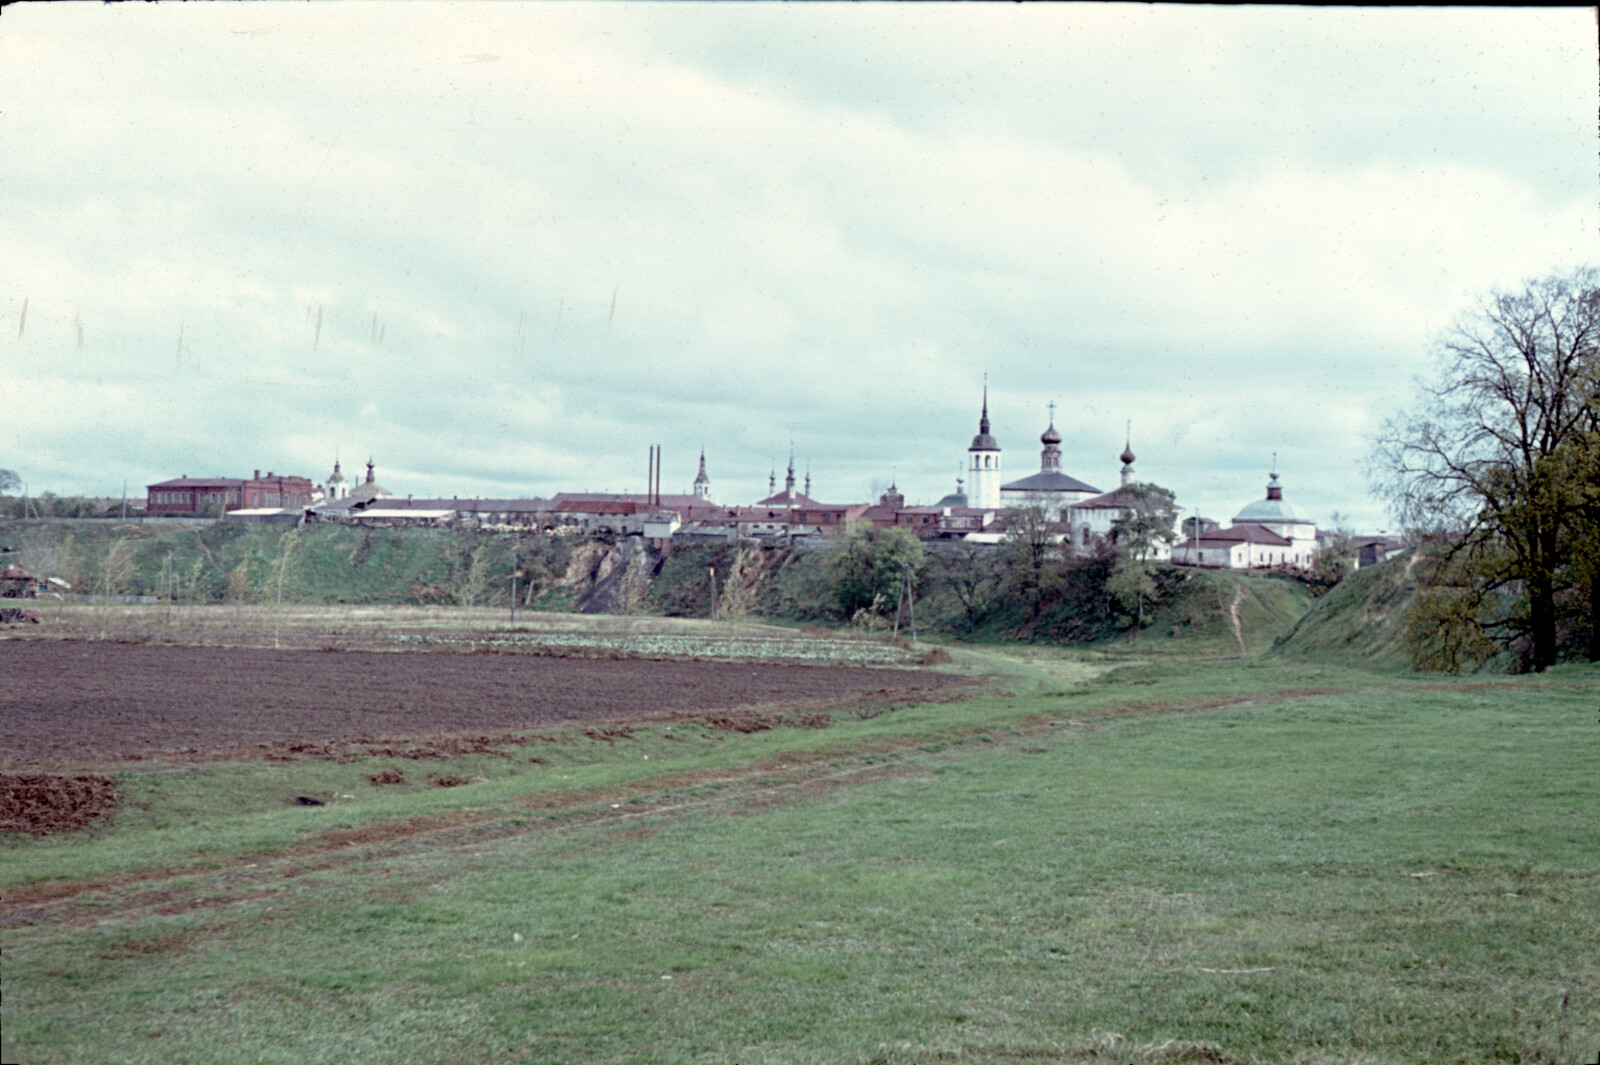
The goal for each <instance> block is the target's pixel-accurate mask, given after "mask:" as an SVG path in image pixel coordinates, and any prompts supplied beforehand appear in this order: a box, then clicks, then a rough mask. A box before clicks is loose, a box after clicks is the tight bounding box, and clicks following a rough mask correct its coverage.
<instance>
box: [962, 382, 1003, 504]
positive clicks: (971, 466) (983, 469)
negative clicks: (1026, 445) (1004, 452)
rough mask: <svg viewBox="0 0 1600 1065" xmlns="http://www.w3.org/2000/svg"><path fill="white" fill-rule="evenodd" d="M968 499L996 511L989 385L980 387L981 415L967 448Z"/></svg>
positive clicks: (996, 461) (996, 449) (996, 454)
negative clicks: (976, 433) (976, 430)
mask: <svg viewBox="0 0 1600 1065" xmlns="http://www.w3.org/2000/svg"><path fill="white" fill-rule="evenodd" d="M967 497H968V501H969V503H970V505H972V506H974V507H978V508H979V509H985V510H999V509H1000V508H1001V506H1003V505H1004V504H1003V503H1002V502H1001V499H1000V444H999V442H998V441H996V440H995V438H994V435H993V434H991V433H990V432H989V385H988V382H985V383H984V386H983V414H982V415H980V416H979V418H978V435H977V436H975V437H973V438H972V446H971V447H969V448H967Z"/></svg>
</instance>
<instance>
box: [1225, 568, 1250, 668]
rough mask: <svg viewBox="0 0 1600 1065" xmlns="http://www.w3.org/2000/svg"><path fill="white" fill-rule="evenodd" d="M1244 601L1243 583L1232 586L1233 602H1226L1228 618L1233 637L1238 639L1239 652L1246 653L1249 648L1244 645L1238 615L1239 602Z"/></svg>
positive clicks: (1242, 629)
mask: <svg viewBox="0 0 1600 1065" xmlns="http://www.w3.org/2000/svg"><path fill="white" fill-rule="evenodd" d="M1243 602H1244V585H1242V584H1236V585H1234V586H1233V602H1232V603H1230V604H1228V620H1229V621H1231V622H1233V638H1234V639H1235V640H1238V641H1239V653H1240V654H1242V655H1247V654H1249V653H1250V648H1248V647H1246V646H1245V645H1244V621H1243V619H1242V618H1240V617H1239V604H1240V603H1243Z"/></svg>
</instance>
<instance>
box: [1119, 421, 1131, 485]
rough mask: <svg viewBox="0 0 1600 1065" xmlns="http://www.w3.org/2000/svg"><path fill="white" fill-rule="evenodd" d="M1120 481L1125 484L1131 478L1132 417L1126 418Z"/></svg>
mask: <svg viewBox="0 0 1600 1065" xmlns="http://www.w3.org/2000/svg"><path fill="white" fill-rule="evenodd" d="M1118 457H1119V458H1121V459H1122V483H1123V484H1127V483H1128V482H1129V481H1131V480H1133V419H1132V418H1129V419H1128V435H1127V436H1126V437H1124V438H1123V444H1122V454H1121V455H1120V456H1118Z"/></svg>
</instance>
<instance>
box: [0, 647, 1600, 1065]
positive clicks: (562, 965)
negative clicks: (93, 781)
mask: <svg viewBox="0 0 1600 1065" xmlns="http://www.w3.org/2000/svg"><path fill="white" fill-rule="evenodd" d="M0 653H3V648H0ZM954 657H955V662H954V663H953V665H952V666H951V667H949V668H954V669H965V670H973V671H981V672H986V673H989V674H992V675H993V677H994V678H995V679H994V681H993V683H992V684H991V686H990V689H989V694H986V695H984V696H981V697H979V698H976V699H973V700H971V701H968V702H965V703H956V704H943V705H930V706H913V707H899V708H896V709H893V710H891V711H889V712H886V713H881V714H878V715H876V716H870V717H864V718H862V719H856V718H852V717H848V716H843V717H841V719H839V720H836V722H835V723H834V725H833V726H832V727H830V728H827V729H817V730H812V729H798V728H781V729H773V730H769V731H765V732H760V733H755V734H752V735H741V734H737V733H728V732H718V731H716V730H713V729H707V728H702V727H692V728H688V727H682V726H678V727H677V731H676V733H673V732H671V731H669V729H668V728H667V727H666V726H661V725H656V726H650V727H645V728H640V729H638V730H637V731H636V732H635V733H634V734H633V735H631V736H628V737H624V738H618V739H610V740H602V739H594V738H590V737H585V736H582V735H581V734H571V735H561V736H557V737H555V739H556V740H558V741H559V742H551V741H548V740H534V739H532V738H530V743H529V746H528V748H527V752H533V754H532V755H531V756H535V757H541V758H543V759H544V761H543V762H542V763H538V764H535V763H528V762H526V761H522V760H521V758H520V756H519V757H518V758H515V759H497V758H491V757H487V756H474V757H472V758H466V759H460V760H457V761H451V762H443V763H429V764H427V765H426V766H419V765H417V764H415V763H406V762H403V761H401V760H386V759H373V760H365V761H361V762H357V763H351V764H343V765H341V764H337V763H333V762H326V761H303V762H294V763H288V764H263V763H255V764H240V765H226V764H225V765H208V766H202V767H197V768H190V769H186V770H184V771H181V772H176V771H175V772H165V773H152V772H146V773H140V774H133V773H123V774H121V775H120V777H119V780H120V783H121V785H122V787H123V789H124V796H125V802H124V808H123V810H122V811H120V812H119V814H118V817H117V819H116V821H115V822H114V823H113V824H112V825H110V826H108V827H104V828H100V829H97V830H95V831H93V832H91V833H88V834H79V835H77V836H73V837H52V838H47V839H39V840H33V839H16V838H11V839H7V840H5V841H4V842H3V843H0V847H3V848H4V849H3V850H0V854H3V855H4V861H3V862H0V890H3V892H4V906H3V917H4V922H5V924H4V932H3V937H4V948H5V949H4V953H3V965H4V971H3V977H4V991H5V995H4V1002H3V1008H4V1014H5V1016H4V1021H5V1023H4V1027H3V1040H4V1047H3V1053H0V1059H3V1060H4V1061H7V1062H11V1061H18V1062H27V1063H35V1062H38V1063H48V1062H96V1063H101V1062H161V1063H172V1062H196V1063H230V1062H280V1061H281V1062H296V1063H299V1062H323V1061H326V1062H393V1061H420V1062H488V1061H506V1062H546V1061H550V1062H565V1061H571V1062H592V1061H615V1062H634V1061H646V1062H740V1063H753V1062H852V1063H866V1062H885V1063H893V1065H902V1063H909V1062H929V1061H971V1062H1015V1061H1065V1062H1091V1061H1092V1062H1136V1061H1226V1062H1299V1063H1311V1062H1330V1063H1331V1062H1341V1063H1362V1065H1376V1063H1397V1065H1398V1063H1414V1062H1430V1063H1432V1062H1456V1063H1462V1065H1467V1063H1471V1065H1477V1063H1481V1062H1497V1061H1498V1062H1530V1063H1531V1062H1540V1063H1552V1065H1568V1063H1577V1062H1585V1063H1588V1062H1593V1061H1595V1060H1596V1054H1597V1052H1600V942H1597V940H1600V932H1597V929H1596V924H1595V920H1596V915H1597V914H1600V819H1597V818H1596V813H1597V812H1600V810H1597V808H1600V801H1597V798H1596V794H1597V793H1596V788H1595V774H1594V769H1593V766H1594V765H1595V764H1596V760H1597V756H1600V670H1597V669H1594V668H1587V667H1585V668H1578V667H1567V668H1563V669H1558V670H1555V671H1552V672H1551V673H1550V674H1548V675H1546V676H1544V677H1540V678H1501V679H1492V680H1487V681H1485V680H1483V679H1479V680H1476V681H1451V680H1445V679H1441V678H1437V677H1434V678H1418V677H1413V676H1406V675H1395V674H1390V675H1378V674H1371V673H1363V672H1358V671H1354V670H1348V669H1341V668H1339V667H1337V666H1333V665H1325V664H1320V663H1313V664H1308V663H1304V662H1297V661H1294V660H1288V659H1276V658H1275V659H1260V658H1255V659H1246V660H1243V661H1234V662H1210V663H1204V662H1193V661H1187V662H1186V661H1179V660H1170V659H1165V658H1163V659H1160V660H1151V661H1148V662H1144V663H1137V662H1135V663H1124V664H1119V663H1115V662H1111V661H1109V660H1106V659H1103V658H1096V657H1089V656H1073V655H1069V654H1065V653H1063V652H1059V651H1056V650H1053V649H1050V648H1045V647H1032V648H1026V649H1022V650H1016V651H1002V650H996V649H980V650H974V651H963V650H956V651H955V652H954ZM527 752H521V753H527ZM385 768H400V769H403V770H404V771H405V772H406V774H407V779H408V783H407V784H405V785H400V786H387V787H380V786H377V785H373V784H370V783H368V781H367V780H366V776H365V775H366V774H368V773H374V772H378V771H381V770H383V769H385ZM424 772H432V773H455V774H458V775H460V776H462V777H466V778H468V779H472V780H474V781H475V782H474V783H472V784H470V785H467V786H461V787H451V788H432V787H428V786H426V784H425V782H424V780H423V776H424ZM296 794H309V795H321V796H326V797H328V798H330V799H331V800H332V801H331V802H330V804H329V805H327V806H323V807H296V806H292V805H289V804H288V803H287V802H286V801H285V800H286V799H287V798H288V797H290V796H293V795H296ZM341 796H349V798H342V797H341Z"/></svg>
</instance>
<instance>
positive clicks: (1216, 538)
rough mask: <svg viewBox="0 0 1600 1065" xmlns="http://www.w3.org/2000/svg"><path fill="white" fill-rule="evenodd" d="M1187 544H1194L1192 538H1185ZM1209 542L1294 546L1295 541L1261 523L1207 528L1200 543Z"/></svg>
mask: <svg viewBox="0 0 1600 1065" xmlns="http://www.w3.org/2000/svg"><path fill="white" fill-rule="evenodd" d="M1184 543H1185V544H1192V543H1193V541H1192V540H1185V541H1184ZM1208 543H1225V544H1237V543H1251V544H1267V545H1268V546H1270V547H1292V546H1293V543H1294V542H1293V541H1292V540H1288V539H1285V538H1284V537H1282V536H1279V535H1278V534H1277V533H1275V532H1273V531H1272V530H1270V529H1263V528H1262V527H1261V526H1259V525H1235V526H1234V527H1233V528H1231V529H1207V530H1206V531H1205V532H1203V533H1201V534H1200V544H1201V546H1202V547H1203V546H1205V545H1206V544H1208Z"/></svg>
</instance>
